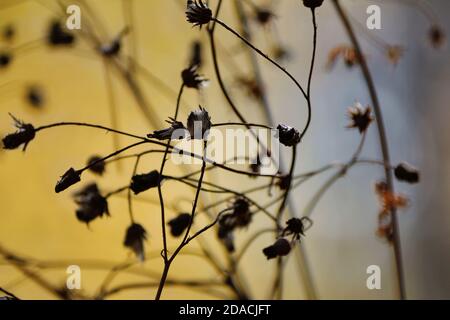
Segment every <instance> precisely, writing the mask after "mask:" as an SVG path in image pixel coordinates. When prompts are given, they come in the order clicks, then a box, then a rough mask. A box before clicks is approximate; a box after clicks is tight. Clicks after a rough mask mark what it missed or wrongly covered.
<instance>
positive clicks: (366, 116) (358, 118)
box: [347, 103, 373, 133]
mask: <svg viewBox="0 0 450 320" xmlns="http://www.w3.org/2000/svg"><path fill="white" fill-rule="evenodd" d="M371 112H372V109H371V108H370V107H369V106H367V107H366V109H363V107H362V105H361V104H360V103H356V104H355V105H354V106H353V107H350V108H348V115H349V118H350V120H351V121H352V122H351V123H350V124H349V125H348V126H347V128H357V129H358V130H359V132H360V133H363V132H365V131H366V130H367V128H368V127H369V125H370V123H371V122H372V121H373V118H372V115H371Z"/></svg>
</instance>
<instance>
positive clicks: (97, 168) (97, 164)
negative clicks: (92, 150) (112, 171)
mask: <svg viewBox="0 0 450 320" xmlns="http://www.w3.org/2000/svg"><path fill="white" fill-rule="evenodd" d="M87 165H88V166H89V170H90V171H91V172H93V173H95V174H98V175H99V176H101V175H103V173H104V172H105V161H103V158H102V157H100V156H97V155H95V156H92V157H90V158H89V159H88V161H87Z"/></svg>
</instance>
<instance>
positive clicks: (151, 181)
mask: <svg viewBox="0 0 450 320" xmlns="http://www.w3.org/2000/svg"><path fill="white" fill-rule="evenodd" d="M161 180H162V179H161V177H160V175H159V172H158V171H157V170H153V171H151V172H149V173H145V174H138V175H135V176H133V177H132V178H131V184H130V189H131V190H132V191H133V192H134V194H139V193H141V192H144V191H147V190H149V189H151V188H156V187H157V186H158V185H159V183H160V182H161Z"/></svg>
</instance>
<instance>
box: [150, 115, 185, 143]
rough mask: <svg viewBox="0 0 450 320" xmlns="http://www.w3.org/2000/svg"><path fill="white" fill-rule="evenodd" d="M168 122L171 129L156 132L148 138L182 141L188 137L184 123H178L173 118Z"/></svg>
mask: <svg viewBox="0 0 450 320" xmlns="http://www.w3.org/2000/svg"><path fill="white" fill-rule="evenodd" d="M166 122H167V123H169V124H170V127H169V128H166V129H162V130H156V131H154V132H153V133H150V134H148V135H147V137H148V138H153V139H158V140H169V139H171V140H181V139H184V138H185V137H186V128H185V127H184V125H183V123H182V122H180V121H176V120H175V119H173V118H169V120H167V121H166Z"/></svg>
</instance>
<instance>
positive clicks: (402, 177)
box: [394, 162, 420, 183]
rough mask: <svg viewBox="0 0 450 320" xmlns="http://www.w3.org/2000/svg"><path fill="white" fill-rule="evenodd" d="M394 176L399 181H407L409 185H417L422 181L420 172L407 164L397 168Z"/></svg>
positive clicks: (401, 164)
mask: <svg viewBox="0 0 450 320" xmlns="http://www.w3.org/2000/svg"><path fill="white" fill-rule="evenodd" d="M394 174H395V177H396V178H397V179H398V180H399V181H405V182H409V183H417V182H419V179H420V173H419V170H417V169H416V168H414V167H412V166H411V165H409V164H407V163H405V162H403V163H400V164H399V165H397V166H396V167H395V169H394Z"/></svg>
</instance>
